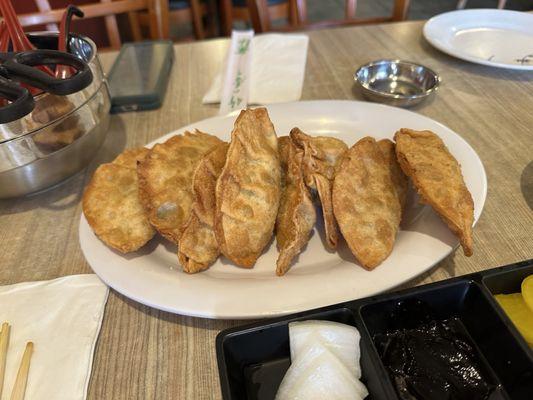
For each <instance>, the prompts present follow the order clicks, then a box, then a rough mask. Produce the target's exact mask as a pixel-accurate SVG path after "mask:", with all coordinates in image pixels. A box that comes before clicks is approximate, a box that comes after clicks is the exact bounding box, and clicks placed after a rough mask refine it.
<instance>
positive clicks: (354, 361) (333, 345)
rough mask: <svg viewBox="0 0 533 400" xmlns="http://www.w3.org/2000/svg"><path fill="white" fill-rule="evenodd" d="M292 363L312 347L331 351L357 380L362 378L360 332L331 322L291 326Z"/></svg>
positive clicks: (307, 322) (299, 323)
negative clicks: (322, 347)
mask: <svg viewBox="0 0 533 400" xmlns="http://www.w3.org/2000/svg"><path fill="white" fill-rule="evenodd" d="M289 338H290V349H291V361H292V362H294V361H295V360H296V358H297V357H298V354H302V353H303V351H304V350H305V349H306V348H308V347H312V346H324V347H326V348H327V349H328V350H330V351H331V352H332V353H333V354H334V355H335V356H336V357H337V358H338V359H339V360H340V361H341V362H342V363H343V364H344V365H345V366H346V368H348V370H349V371H350V372H351V373H352V374H353V376H354V377H355V378H357V379H360V378H361V367H360V364H359V360H360V357H361V352H360V348H359V341H360V339H361V335H360V334H359V331H358V330H357V329H356V328H355V327H353V326H349V325H346V324H341V323H338V322H331V321H315V320H310V321H302V322H291V323H290V324H289Z"/></svg>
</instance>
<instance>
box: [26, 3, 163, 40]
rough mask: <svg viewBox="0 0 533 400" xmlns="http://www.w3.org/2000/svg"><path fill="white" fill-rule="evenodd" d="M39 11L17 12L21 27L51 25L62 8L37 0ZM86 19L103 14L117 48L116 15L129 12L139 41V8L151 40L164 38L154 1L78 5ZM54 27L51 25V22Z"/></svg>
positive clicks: (133, 33) (55, 21)
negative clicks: (144, 13) (54, 7)
mask: <svg viewBox="0 0 533 400" xmlns="http://www.w3.org/2000/svg"><path fill="white" fill-rule="evenodd" d="M36 2H37V6H38V7H39V9H40V10H41V11H40V12H37V13H30V14H23V15H19V16H18V18H19V21H20V23H21V25H22V26H23V27H25V26H35V25H43V24H45V25H47V26H48V25H52V24H57V23H59V22H60V21H61V17H62V16H63V12H64V11H65V9H63V8H61V9H52V8H51V7H50V3H49V2H48V0H37V1H36ZM78 8H79V9H80V10H82V11H83V12H84V14H85V18H86V19H90V18H98V17H103V18H104V19H105V24H106V29H107V34H108V37H109V43H110V44H111V48H113V49H118V48H120V46H121V45H122V41H121V39H120V33H119V29H118V24H117V19H116V15H118V14H128V18H129V21H130V25H131V29H132V35H133V38H134V40H141V39H142V35H141V29H140V25H139V21H138V18H137V16H138V15H137V13H138V12H139V11H147V12H148V15H149V19H150V36H151V38H152V39H161V38H165V36H164V35H163V31H162V18H161V13H160V10H159V9H158V8H157V7H156V3H155V0H115V1H113V0H100V2H95V3H89V4H83V5H80V6H78ZM52 26H53V25H52Z"/></svg>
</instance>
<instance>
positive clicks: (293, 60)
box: [202, 33, 309, 104]
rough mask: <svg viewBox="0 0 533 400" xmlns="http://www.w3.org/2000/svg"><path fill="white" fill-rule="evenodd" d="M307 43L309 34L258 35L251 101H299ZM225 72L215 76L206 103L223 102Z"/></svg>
mask: <svg viewBox="0 0 533 400" xmlns="http://www.w3.org/2000/svg"><path fill="white" fill-rule="evenodd" d="M308 44H309V38H308V37H307V36H306V35H288V34H275V33H270V34H266V35H259V36H255V37H254V38H253V40H252V48H253V52H252V64H251V76H250V93H249V97H248V102H249V103H250V104H268V103H279V102H288V101H297V100H299V99H300V97H301V96H302V86H303V82H304V74H305V64H306V61H307V47H308ZM223 72H224V71H220V72H219V74H218V75H217V76H216V77H215V80H214V81H213V83H212V84H211V87H210V88H209V91H208V92H207V93H206V94H205V96H204V98H203V100H202V102H203V103H204V104H209V103H219V102H220V98H221V92H222V77H223Z"/></svg>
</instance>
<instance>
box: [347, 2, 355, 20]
mask: <svg viewBox="0 0 533 400" xmlns="http://www.w3.org/2000/svg"><path fill="white" fill-rule="evenodd" d="M345 8H346V9H345V12H344V17H345V18H346V19H354V18H355V9H356V8H357V0H346V7H345Z"/></svg>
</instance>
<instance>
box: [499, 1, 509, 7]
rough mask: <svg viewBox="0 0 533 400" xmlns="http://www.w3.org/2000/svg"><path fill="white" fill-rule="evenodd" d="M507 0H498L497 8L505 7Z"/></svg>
mask: <svg viewBox="0 0 533 400" xmlns="http://www.w3.org/2000/svg"><path fill="white" fill-rule="evenodd" d="M506 3H507V0H498V8H505V4H506Z"/></svg>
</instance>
